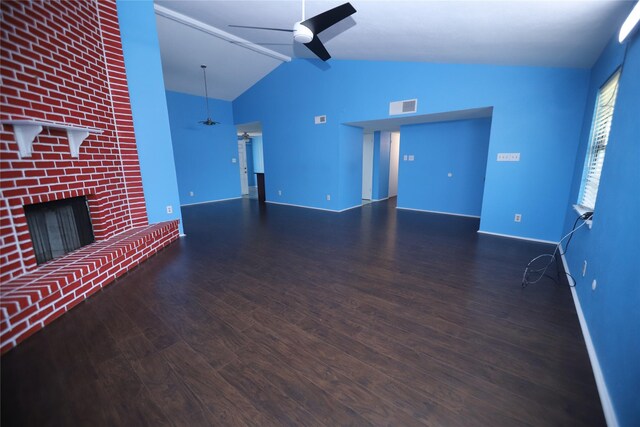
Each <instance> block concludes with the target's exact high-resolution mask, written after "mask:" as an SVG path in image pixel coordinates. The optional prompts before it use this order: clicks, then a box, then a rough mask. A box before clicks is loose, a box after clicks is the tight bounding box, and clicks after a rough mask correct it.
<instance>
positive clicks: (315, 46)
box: [304, 35, 331, 61]
mask: <svg viewBox="0 0 640 427" xmlns="http://www.w3.org/2000/svg"><path fill="white" fill-rule="evenodd" d="M304 45H305V46H306V47H308V48H309V50H310V51H311V52H313V53H314V54H315V55H316V56H317V57H318V58H320V59H322V60H323V61H326V60H328V59H329V58H331V55H329V52H327V49H326V48H325V47H324V45H323V44H322V42H321V41H320V39H319V38H318V36H315V35H314V36H313V39H312V40H311V41H310V42H309V43H305V44H304Z"/></svg>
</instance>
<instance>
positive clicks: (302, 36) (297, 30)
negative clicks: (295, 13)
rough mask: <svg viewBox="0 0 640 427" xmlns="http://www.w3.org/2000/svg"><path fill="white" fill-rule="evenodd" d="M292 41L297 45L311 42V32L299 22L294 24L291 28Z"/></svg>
mask: <svg viewBox="0 0 640 427" xmlns="http://www.w3.org/2000/svg"><path fill="white" fill-rule="evenodd" d="M293 39H294V40H295V41H297V42H298V43H309V42H310V41H311V40H313V31H311V30H310V29H309V28H308V27H305V26H304V25H302V24H301V23H300V22H296V23H295V25H294V26H293Z"/></svg>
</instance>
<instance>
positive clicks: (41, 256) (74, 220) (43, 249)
mask: <svg viewBox="0 0 640 427" xmlns="http://www.w3.org/2000/svg"><path fill="white" fill-rule="evenodd" d="M24 213H25V216H26V217H27V225H28V226H29V234H30V235H31V242H32V243H33V249H34V251H35V254H36V262H37V263H38V264H43V263H45V262H47V261H50V260H52V259H54V258H58V257H60V256H62V255H65V254H67V253H69V252H71V251H74V250H76V249H78V248H80V247H82V246H85V245H88V244H90V243H93V242H94V236H93V228H92V226H91V218H90V217H89V207H88V205H87V198H86V197H73V198H70V199H62V200H56V201H53V202H45V203H36V204H33V205H25V206H24Z"/></svg>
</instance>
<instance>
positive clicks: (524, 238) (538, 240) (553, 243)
mask: <svg viewBox="0 0 640 427" xmlns="http://www.w3.org/2000/svg"><path fill="white" fill-rule="evenodd" d="M478 233H480V234H489V235H491V236H498V237H507V238H509V239H518V240H528V241H530V242H537V243H550V244H552V245H557V244H558V242H554V241H553V240H543V239H533V238H531V237H522V236H514V235H512V234H501V233H492V232H490V231H482V230H478Z"/></svg>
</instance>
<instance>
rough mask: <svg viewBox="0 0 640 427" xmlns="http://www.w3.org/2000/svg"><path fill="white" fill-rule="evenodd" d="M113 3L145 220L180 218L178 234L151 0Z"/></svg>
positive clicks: (174, 183)
mask: <svg viewBox="0 0 640 427" xmlns="http://www.w3.org/2000/svg"><path fill="white" fill-rule="evenodd" d="M116 6H117V9H118V19H119V21H120V33H121V36H122V49H123V52H124V63H125V68H126V73H127V83H128V87H129V95H130V98H131V111H132V113H133V126H134V131H135V136H136V145H137V147H138V157H139V159H140V172H141V174H142V186H143V190H144V198H145V202H146V206H147V215H148V217H149V223H152V224H153V223H156V222H161V221H167V220H171V219H179V220H180V232H181V233H182V216H181V214H180V209H179V208H178V207H179V206H180V199H179V196H178V184H177V179H176V173H175V164H174V158H173V150H172V147H171V133H170V131H169V116H168V113H167V102H166V99H165V97H164V80H163V77H162V63H161V61H160V47H159V44H158V36H157V32H156V15H155V12H154V10H153V1H151V0H145V1H125V0H118V1H117V3H116ZM167 206H172V207H173V213H172V214H168V213H167V210H166V208H167Z"/></svg>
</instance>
